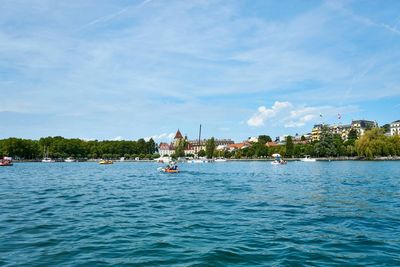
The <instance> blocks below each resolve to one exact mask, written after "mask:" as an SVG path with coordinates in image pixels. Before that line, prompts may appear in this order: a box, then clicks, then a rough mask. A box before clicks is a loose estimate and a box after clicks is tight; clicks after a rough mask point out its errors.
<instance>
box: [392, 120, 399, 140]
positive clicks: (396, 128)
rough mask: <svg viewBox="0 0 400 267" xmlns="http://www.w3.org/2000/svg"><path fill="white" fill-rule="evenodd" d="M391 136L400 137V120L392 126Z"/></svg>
mask: <svg viewBox="0 0 400 267" xmlns="http://www.w3.org/2000/svg"><path fill="white" fill-rule="evenodd" d="M390 135H392V136H394V135H400V120H397V121H394V122H392V123H391V124H390Z"/></svg>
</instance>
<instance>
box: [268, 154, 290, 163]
mask: <svg viewBox="0 0 400 267" xmlns="http://www.w3.org/2000/svg"><path fill="white" fill-rule="evenodd" d="M272 156H273V157H274V158H275V160H274V161H272V162H271V165H285V164H287V162H286V161H285V160H283V159H282V157H281V155H280V154H278V153H275V154H272Z"/></svg>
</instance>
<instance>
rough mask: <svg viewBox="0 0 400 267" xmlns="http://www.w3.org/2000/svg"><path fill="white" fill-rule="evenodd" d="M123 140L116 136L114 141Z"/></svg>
mask: <svg viewBox="0 0 400 267" xmlns="http://www.w3.org/2000/svg"><path fill="white" fill-rule="evenodd" d="M122 140H123V138H122V136H116V137H114V139H113V141H122Z"/></svg>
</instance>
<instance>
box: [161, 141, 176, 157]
mask: <svg viewBox="0 0 400 267" xmlns="http://www.w3.org/2000/svg"><path fill="white" fill-rule="evenodd" d="M174 153H175V149H174V147H173V146H172V145H170V144H167V143H160V145H159V146H158V154H160V157H164V156H168V157H169V156H171V155H172V154H174Z"/></svg>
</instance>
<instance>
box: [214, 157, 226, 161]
mask: <svg viewBox="0 0 400 267" xmlns="http://www.w3.org/2000/svg"><path fill="white" fill-rule="evenodd" d="M214 162H226V158H217V159H215V160H214Z"/></svg>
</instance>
